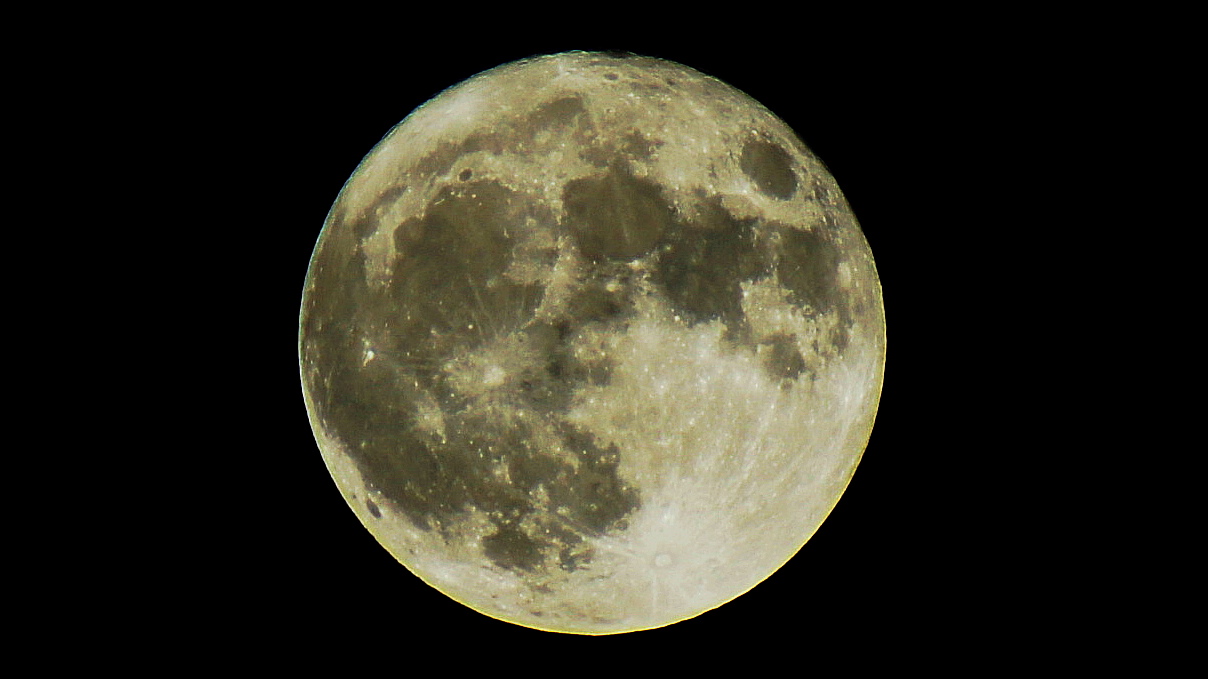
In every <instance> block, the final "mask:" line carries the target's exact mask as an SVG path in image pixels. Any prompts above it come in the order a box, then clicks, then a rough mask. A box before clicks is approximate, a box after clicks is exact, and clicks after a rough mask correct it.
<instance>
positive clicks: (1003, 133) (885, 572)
mask: <svg viewBox="0 0 1208 679" xmlns="http://www.w3.org/2000/svg"><path fill="white" fill-rule="evenodd" d="M887 33H888V36H886V35H883V34H877V35H872V34H866V33H862V32H861V31H859V30H851V31H848V32H845V33H843V34H840V35H830V34H825V35H824V34H822V33H820V32H818V31H814V30H805V29H801V30H797V29H793V30H789V29H785V30H783V31H780V32H779V33H774V34H770V35H769V36H768V37H767V39H764V37H763V36H751V37H749V38H748V39H747V40H746V41H745V42H743V43H735V42H732V41H728V42H727V41H717V40H714V39H708V38H701V39H700V40H698V41H693V40H690V39H688V38H682V37H681V38H680V39H678V40H671V41H669V40H666V39H653V38H651V39H637V40H634V39H615V40H603V41H601V40H599V39H594V40H584V39H576V38H574V37H573V36H570V37H567V38H565V39H530V40H524V39H520V40H503V39H499V40H495V41H491V42H487V43H483V44H479V45H476V46H472V47H471V46H467V45H468V44H469V43H459V44H458V45H455V46H451V45H442V46H439V47H434V46H432V45H433V43H426V45H427V46H417V45H416V44H413V43H409V42H407V41H401V40H395V41H386V40H385V39H383V38H374V39H372V40H371V39H369V38H365V39H364V40H363V41H358V40H353V39H348V38H345V39H343V40H341V41H335V42H330V43H329V42H325V41H324V40H316V39H312V38H313V36H289V35H275V36H273V37H272V39H264V38H262V37H261V36H258V35H246V36H241V37H240V38H239V39H238V40H236V41H235V42H234V43H227V44H215V45H212V46H207V47H206V49H208V50H212V54H213V55H214V62H213V64H207V63H206V60H205V59H198V60H194V61H191V62H190V63H191V65H190V66H189V67H188V74H189V77H190V78H192V79H193V82H195V83H197V87H195V88H193V90H192V91H191V92H188V91H186V92H185V94H186V95H187V96H183V97H181V98H180V100H179V101H180V104H179V106H180V109H179V110H180V112H181V115H187V116H190V117H193V116H198V114H201V115H200V116H199V117H200V118H202V119H204V120H207V121H209V122H210V123H211V125H212V128H211V129H209V130H208V131H206V132H204V133H203V134H202V135H201V137H200V138H199V142H198V148H196V152H197V153H198V154H199V155H200V156H202V157H205V158H206V160H205V161H204V167H205V169H204V172H203V173H204V174H206V175H207V176H206V177H205V180H204V181H202V182H201V184H200V186H201V187H203V188H201V190H200V191H197V192H195V194H194V195H195V196H196V197H197V200H198V202H199V209H200V211H201V213H202V214H204V215H205V217H204V218H205V219H208V220H211V221H215V222H218V226H220V227H221V229H220V230H219V231H218V232H219V233H224V234H227V235H226V236H225V238H224V240H222V241H215V240H209V241H203V242H202V243H200V244H199V247H203V248H206V249H207V250H206V252H208V253H209V255H208V256H210V257H212V258H213V262H217V265H214V264H213V262H211V265H210V268H209V269H208V275H209V278H208V279H207V280H210V281H212V282H213V288H214V289H213V295H212V296H210V295H203V296H204V297H207V299H206V303H207V305H208V306H204V307H203V312H202V313H203V314H204V315H206V316H207V317H208V318H209V322H210V323H211V324H212V325H210V327H209V329H208V330H207V331H208V332H211V333H213V337H215V340H214V341H215V342H217V343H219V344H220V345H221V346H222V347H223V349H222V350H221V352H219V353H218V354H217V355H218V356H219V357H220V360H219V361H218V362H217V364H216V365H213V366H207V368H206V370H209V371H212V373H213V374H211V375H208V376H206V379H207V380H208V381H209V382H210V383H216V386H215V387H214V388H215V389H216V390H219V391H221V393H222V394H223V398H224V401H223V406H222V407H221V408H220V409H219V412H217V413H215V415H214V416H213V418H212V422H213V427H212V428H211V430H209V431H207V432H206V435H205V436H203V437H202V438H203V439H204V443H200V442H199V443H200V445H203V446H206V447H209V448H211V449H214V450H216V451H221V452H220V453H218V454H217V455H216V460H217V461H216V462H215V463H214V464H211V465H207V468H206V469H205V470H204V471H202V472H200V477H199V478H198V479H197V480H195V481H193V483H196V484H197V485H198V486H204V487H205V489H206V491H205V493H204V498H205V502H204V503H203V506H204V507H205V510H204V511H201V512H199V515H198V516H197V517H196V518H197V526H198V528H197V532H196V534H194V535H192V536H190V539H189V540H187V541H186V540H185V539H183V538H177V539H176V540H175V541H174V542H173V544H175V545H176V546H177V547H179V548H181V549H182V550H183V551H184V552H187V553H188V556H187V557H185V559H184V561H183V563H182V562H177V565H175V566H169V570H170V572H173V573H178V574H179V578H178V580H177V581H176V583H175V584H174V585H171V586H170V587H171V588H172V589H171V592H172V593H174V594H182V593H186V592H187V593H188V596H189V601H192V602H193V603H191V604H190V606H193V607H195V608H193V609H192V611H193V613H195V615H196V616H198V617H208V616H210V615H215V614H220V615H221V616H222V618H223V620H225V621H226V623H225V624H226V625H227V627H226V628H225V629H226V636H227V638H228V639H229V640H231V641H232V643H237V644H239V643H246V644H257V643H261V642H260V641H257V640H258V639H262V638H263V637H264V636H266V635H267V636H272V637H273V638H275V639H284V640H287V641H285V643H289V644H298V643H301V642H303V641H306V640H315V643H325V644H329V645H335V646H339V645H341V644H345V645H349V646H354V647H356V648H375V647H380V646H379V644H406V645H410V644H420V645H423V644H435V643H447V642H448V640H449V635H450V634H453V633H455V634H456V635H459V636H458V638H466V639H492V640H501V641H503V642H510V641H515V642H517V643H539V644H549V645H556V644H561V645H565V646H566V648H569V649H598V648H604V647H603V646H599V645H593V642H592V641H591V640H589V639H586V638H579V637H573V636H565V635H553V634H549V633H543V632H537V631H533V630H528V629H524V628H521V627H518V626H515V625H511V624H507V623H503V622H499V621H495V620H492V619H490V618H487V617H485V616H483V615H481V614H479V613H476V612H474V611H472V610H470V609H468V608H466V607H464V606H462V605H460V604H458V603H456V602H454V601H452V600H450V599H448V598H447V597H445V596H444V595H442V594H440V593H438V592H437V591H435V590H434V589H432V588H430V587H428V586H426V585H424V584H423V583H422V582H421V581H419V580H418V579H417V578H416V577H415V576H413V575H411V574H410V573H409V572H408V571H407V570H406V569H405V568H404V567H403V566H401V565H400V564H398V563H397V562H396V561H395V560H394V559H393V558H392V557H391V556H390V555H389V554H388V553H387V552H386V551H385V550H384V549H382V548H381V547H380V546H378V545H377V543H376V542H375V541H374V540H373V538H372V537H371V536H370V534H369V533H368V532H367V531H366V530H364V529H363V528H362V527H361V525H360V524H359V522H358V521H357V519H356V518H355V517H354V515H353V514H352V512H351V511H350V510H349V509H348V508H347V507H346V505H345V504H344V501H343V499H342V498H341V496H340V495H339V493H338V492H337V490H336V487H335V484H334V483H333V482H332V481H331V479H330V476H329V475H328V473H327V470H326V467H325V466H324V463H323V461H322V459H321V457H320V455H319V452H318V449H317V447H316V444H315V442H314V439H313V437H312V435H311V431H310V427H309V423H308V421H307V415H306V410H305V406H304V403H303V399H302V393H301V387H300V384H299V378H298V368H297V355H296V344H297V315H298V309H299V305H300V300H301V292H302V285H303V279H304V277H305V274H306V269H307V265H308V260H309V257H310V253H311V250H312V248H313V247H314V244H315V240H316V239H317V237H318V235H319V232H320V229H321V228H322V225H323V221H324V218H325V217H326V214H327V211H328V209H329V208H330V206H331V204H332V203H333V202H334V201H335V199H336V196H337V194H338V193H339V191H340V189H341V187H342V185H343V183H344V181H345V180H346V179H347V178H348V176H349V175H350V174H351V173H352V172H353V170H354V169H355V168H356V166H357V164H358V163H359V162H360V160H361V158H362V157H363V156H364V155H365V154H366V153H368V152H369V150H370V149H371V148H372V147H373V146H374V145H375V144H376V143H377V142H378V141H379V140H380V139H381V138H382V137H383V136H384V135H385V134H386V133H387V132H388V131H389V130H390V129H391V127H393V126H394V125H395V124H396V123H398V122H399V121H401V120H402V119H403V118H404V117H405V116H406V115H407V114H408V113H409V112H410V111H411V110H412V109H414V108H415V107H416V106H418V105H420V104H422V103H423V102H425V101H426V100H428V99H430V98H431V97H432V96H435V95H436V94H438V93H439V92H440V91H441V90H443V89H444V88H446V87H449V86H452V85H454V84H456V83H458V82H460V81H462V80H464V79H465V78H467V77H469V76H471V75H474V74H475V73H478V72H480V71H483V70H485V69H488V68H491V67H494V66H496V65H499V64H502V63H506V62H508V61H512V60H515V59H519V58H524V57H528V56H533V55H537V54H548V53H555V52H559V51H565V50H570V49H585V50H624V51H632V52H635V53H639V54H643V55H648V56H656V57H662V58H666V59H670V60H673V61H678V62H680V63H683V64H685V65H687V66H690V67H693V68H695V69H697V70H699V71H702V72H704V73H706V74H709V75H713V76H715V77H718V78H720V79H721V80H723V81H725V82H727V83H729V84H731V85H733V86H735V87H737V88H739V89H740V90H743V91H745V92H746V93H747V94H749V95H751V96H752V97H753V98H755V99H756V100H758V101H760V102H761V103H763V104H764V105H765V106H767V107H768V108H769V109H770V110H771V111H772V112H773V113H775V114H777V115H779V116H780V117H781V118H782V119H784V120H785V121H786V122H787V123H788V124H789V125H790V126H791V127H792V128H794V129H795V130H796V131H797V132H798V134H799V135H800V136H801V137H802V138H803V140H804V141H805V142H806V144H807V145H808V146H809V147H810V148H811V149H812V150H813V151H814V152H815V153H816V154H817V155H818V156H819V157H820V158H821V159H822V160H823V162H825V163H826V164H827V166H828V167H829V168H830V170H831V172H832V174H833V175H834V176H835V178H836V179H837V181H838V183H839V185H840V187H841V188H842V190H843V191H844V193H845V195H846V197H847V199H848V200H849V202H850V203H851V205H852V207H853V209H854V211H855V214H856V216H857V218H858V220H859V221H860V224H861V226H862V228H863V230H864V233H865V235H866V237H867V239H868V241H869V243H870V245H871V247H872V251H873V253H874V256H875V257H876V263H877V267H878V271H879V274H880V277H881V283H882V286H883V290H884V300H885V308H886V318H887V335H888V355H887V363H886V371H885V382H884V391H883V395H882V400H881V405H880V410H879V413H878V417H877V421H876V427H875V429H874V431H873V432H872V436H871V440H870V442H869V445H868V449H867V451H866V453H865V455H864V458H863V461H862V462H861V464H860V466H859V468H858V470H857V472H856V475H855V477H854V480H853V481H852V483H851V486H850V487H849V489H848V491H847V493H846V494H845V495H844V497H843V499H842V500H841V501H840V502H839V504H838V505H837V507H836V508H835V510H834V512H833V513H832V514H831V516H830V518H828V519H827V521H826V522H825V523H824V524H823V525H822V527H821V528H820V529H819V530H818V532H817V534H816V535H815V536H814V537H813V538H812V539H811V540H810V541H809V542H808V543H807V544H806V545H805V547H804V548H803V549H802V550H801V551H800V553H799V554H798V555H797V556H796V557H795V558H793V559H792V560H791V561H790V562H789V563H788V564H787V565H785V566H784V567H783V568H781V569H780V570H779V571H777V572H776V573H775V574H774V575H772V576H771V577H770V578H768V579H767V580H766V581H765V582H764V583H762V584H760V585H759V586H757V587H756V588H755V589H753V590H752V591H750V592H749V593H747V594H745V595H743V596H741V597H740V598H738V599H737V600H735V601H733V602H731V603H729V604H726V605H725V606H723V607H722V608H720V609H718V610H715V611H712V612H708V613H705V614H704V615H702V616H700V617H698V618H695V619H693V620H689V621H685V622H682V623H679V624H676V625H673V626H671V627H668V628H665V629H662V630H658V631H648V632H642V633H638V634H636V635H625V636H624V637H621V638H618V639H616V640H615V642H613V643H612V644H610V645H609V646H608V647H609V648H639V647H640V648H649V647H653V646H658V645H662V644H670V645H671V647H676V648H688V647H690V646H691V645H692V644H697V643H712V642H713V641H714V640H725V641H726V643H729V644H734V645H736V646H737V647H742V646H747V645H751V644H759V643H763V642H764V641H766V640H768V639H771V638H777V639H786V638H802V639H804V638H809V639H815V640H818V641H820V642H822V643H826V640H828V639H839V638H848V637H850V636H851V635H869V634H872V635H875V638H879V639H896V640H899V641H900V640H902V639H917V640H923V639H930V638H932V635H933V634H939V635H946V636H945V638H948V639H961V640H964V641H971V640H976V639H978V638H981V636H982V635H983V634H986V633H988V631H989V630H998V629H1000V628H1001V627H1002V626H1003V625H1004V624H1005V623H1004V622H1003V621H1004V620H1007V619H1010V618H1012V617H1014V616H1015V615H1016V612H1017V609H1018V607H1019V603H1018V601H1017V600H1016V598H1015V596H1014V595H1015V593H1016V592H1017V591H1019V588H1020V587H1021V585H1020V584H1019V583H1020V582H1021V580H1023V579H1026V578H1027V577H1028V576H1027V575H1026V573H1027V572H1028V568H1029V566H1027V565H1026V563H1025V562H1027V563H1030V562H1031V561H1032V560H1033V559H1034V558H1035V552H1034V550H1033V549H1031V548H1029V547H1027V546H1026V545H1027V541H1028V537H1027V533H1028V531H1029V519H1028V518H1027V517H1026V516H1024V517H1022V518H1021V517H1019V516H1015V517H1013V519H1012V520H1006V518H1007V515H1008V514H1009V513H1010V512H1009V510H1008V508H1007V507H1006V506H1005V504H1004V502H1003V495H1002V489H1003V488H1004V486H1006V485H1011V483H1010V481H1009V479H1011V478H1014V475H1017V474H1018V472H1016V471H1015V470H1014V469H1013V468H1012V466H1011V464H1010V463H1009V462H1008V461H1007V460H1008V452H1009V450H1008V449H1009V447H1010V446H1011V443H1010V442H1009V441H1010V436H1011V427H1012V424H1011V423H1012V421H1013V420H1014V419H1015V416H1016V413H1017V412H1018V410H1019V409H1020V408H1022V407H1023V406H1020V405H1019V404H1018V403H1016V402H1015V401H1014V400H1013V399H1011V398H1005V397H1004V396H1003V395H1002V394H1003V391H1002V388H1000V386H999V385H1004V384H1009V383H1010V381H1011V380H1012V378H1013V375H1014V373H1015V371H1016V369H1017V366H1016V365H1014V363H1013V359H1012V358H1011V357H1010V356H1007V355H1004V353H1003V352H1001V351H1000V350H999V349H997V348H996V347H998V346H999V343H1000V339H999V338H1000V337H1001V335H1002V334H1003V333H1009V332H1013V331H1014V329H1015V326H1012V325H1011V324H1010V323H1008V322H1007V321H1006V320H1004V319H1003V318H1001V317H1000V315H999V314H1000V311H1001V309H1002V307H1001V306H1000V295H1001V286H1002V283H1001V281H998V280H997V279H996V278H995V277H994V275H993V274H992V273H991V272H987V267H988V262H990V261H993V260H994V259H995V258H996V257H997V256H999V255H998V253H1000V252H1001V250H1002V249H1004V248H1016V249H1018V248H1019V247H1020V246H1019V245H1018V244H1017V243H1014V242H1010V241H1009V240H1008V239H1006V238H1004V237H1002V235H1001V231H1000V226H1001V223H1002V221H1003V219H1004V212H1010V211H1015V212H1016V214H1012V215H1010V216H1011V217H1012V218H1017V217H1019V216H1020V215H1019V214H1018V211H1019V210H1021V207H1020V205H1021V203H1020V202H1019V201H1018V200H1013V201H1005V200H1004V198H1003V193H1004V190H1005V189H1004V187H1005V186H1006V183H1005V181H1004V179H1005V175H1008V174H1009V173H1010V172H1011V170H1010V168H1011V167H1013V166H1014V165H1013V163H1011V162H1009V161H1008V160H1004V159H1009V158H1010V157H1012V156H1014V155H1016V154H1027V153H1029V148H1028V143H1029V140H1028V138H1027V136H1026V134H1021V133H1020V132H1019V129H1020V126H1019V125H1015V126H1014V127H1012V125H1011V124H1010V121H1018V120H1020V119H1024V118H1026V115H1027V110H1028V109H1029V107H1031V106H1034V105H1036V104H1037V100H1038V99H1040V98H1041V97H1042V95H1041V93H1038V92H1036V91H1034V90H1031V89H1029V87H1027V86H1026V83H1025V82H1024V80H1025V78H1024V74H1023V73H1022V72H1021V71H1020V70H1019V69H1018V68H1017V67H1016V66H1015V64H1014V63H1013V61H1012V58H1011V57H1012V54H1014V52H1012V51H1011V49H1012V48H1011V46H1010V45H1005V47H1006V48H1007V49H1006V50H1005V51H1004V50H1000V49H986V48H985V46H984V45H981V44H979V40H980V36H977V35H973V36H970V37H967V38H963V39H957V38H953V37H950V36H940V37H941V38H942V39H935V36H932V38H930V39H927V40H920V39H918V38H917V37H912V36H907V35H896V34H894V33H893V31H887ZM367 45H371V47H369V46H367ZM203 56H204V55H203ZM1010 186H1011V187H1012V188H1010V189H1009V192H1019V191H1026V182H1019V181H1014V182H1013V183H1012V184H1011V185H1010ZM1023 204H1025V205H1026V202H1025V203H1023ZM1006 205H1010V206H1011V207H1005V206H1006ZM1024 209H1026V208H1024ZM990 268H992V267H990ZM1013 393H1014V391H1012V394H1013ZM202 479H204V480H202ZM1021 545H1023V546H1021ZM173 568H176V569H178V570H176V571H172V570H171V569H173ZM454 631H455V632H454ZM320 640H321V641H320ZM679 644H685V646H678V645H679ZM387 647H389V646H387Z"/></svg>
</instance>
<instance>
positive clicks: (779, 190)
mask: <svg viewBox="0 0 1208 679" xmlns="http://www.w3.org/2000/svg"><path fill="white" fill-rule="evenodd" d="M740 165H741V167H742V171H743V173H744V174H746V175H747V176H748V177H750V178H751V181H753V182H755V186H756V187H758V188H759V190H760V191H762V192H763V193H766V194H767V195H769V196H772V197H773V198H779V199H781V200H784V199H787V198H791V197H792V195H793V193H794V192H795V191H796V190H797V175H795V174H794V173H793V164H792V157H791V156H790V155H789V154H788V151H785V150H784V149H783V148H781V147H780V146H777V145H776V144H773V143H771V142H768V141H764V140H763V139H751V140H750V141H748V142H747V143H746V145H745V146H743V148H742V160H741V161H740Z"/></svg>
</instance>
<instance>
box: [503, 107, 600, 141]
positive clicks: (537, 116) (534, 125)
mask: <svg viewBox="0 0 1208 679" xmlns="http://www.w3.org/2000/svg"><path fill="white" fill-rule="evenodd" d="M586 111H587V109H586V108H584V106H583V100H582V99H580V98H578V97H563V98H561V99H555V100H554V101H551V102H548V103H545V104H541V105H540V106H538V107H537V108H536V109H535V110H534V111H533V112H532V113H530V114H529V115H528V116H527V117H526V120H525V122H524V124H522V125H520V126H519V128H518V129H519V132H520V134H521V135H523V136H526V137H529V138H532V137H533V136H535V135H536V133H537V132H539V131H541V130H544V129H553V128H558V127H569V126H571V125H574V124H575V122H576V120H575V119H576V118H578V117H579V116H580V115H583V114H584V113H586Z"/></svg>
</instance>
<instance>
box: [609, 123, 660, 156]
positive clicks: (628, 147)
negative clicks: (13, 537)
mask: <svg viewBox="0 0 1208 679" xmlns="http://www.w3.org/2000/svg"><path fill="white" fill-rule="evenodd" d="M662 145H663V142H661V141H652V140H650V139H648V138H647V137H646V135H644V134H642V133H641V132H639V131H638V130H631V131H630V132H629V133H628V134H626V135H625V136H624V137H622V138H621V144H620V146H619V147H618V148H617V150H618V152H619V153H621V154H622V155H625V156H627V157H629V158H632V159H634V160H649V159H650V158H651V156H653V155H654V150H655V149H657V148H658V147H660V146H662Z"/></svg>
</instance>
